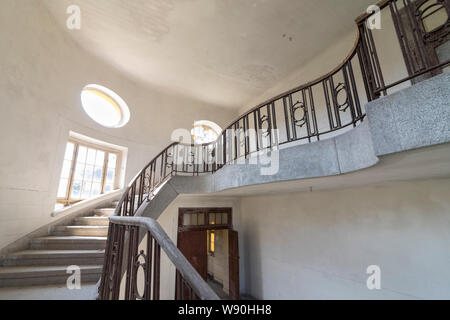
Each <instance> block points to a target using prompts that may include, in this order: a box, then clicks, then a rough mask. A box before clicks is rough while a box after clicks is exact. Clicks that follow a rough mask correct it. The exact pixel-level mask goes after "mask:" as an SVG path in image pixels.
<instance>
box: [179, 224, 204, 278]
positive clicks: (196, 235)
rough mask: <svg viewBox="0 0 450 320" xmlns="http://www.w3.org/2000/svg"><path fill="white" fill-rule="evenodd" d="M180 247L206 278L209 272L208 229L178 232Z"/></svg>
mask: <svg viewBox="0 0 450 320" xmlns="http://www.w3.org/2000/svg"><path fill="white" fill-rule="evenodd" d="M178 249H180V251H181V253H183V254H184V256H185V257H186V259H188V261H189V262H190V263H191V264H192V266H193V267H194V268H195V270H197V272H198V273H199V274H200V275H201V276H202V277H203V279H205V280H206V277H207V274H208V260H207V250H208V249H207V242H206V230H200V231H184V232H180V233H178Z"/></svg>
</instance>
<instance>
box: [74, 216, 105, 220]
mask: <svg viewBox="0 0 450 320" xmlns="http://www.w3.org/2000/svg"><path fill="white" fill-rule="evenodd" d="M78 219H87V220H109V219H108V217H99V216H90V217H79V218H77V219H75V220H78Z"/></svg>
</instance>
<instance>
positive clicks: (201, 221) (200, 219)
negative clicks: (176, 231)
mask: <svg viewBox="0 0 450 320" xmlns="http://www.w3.org/2000/svg"><path fill="white" fill-rule="evenodd" d="M204 224H205V214H204V213H199V214H198V225H199V226H202V225H204Z"/></svg>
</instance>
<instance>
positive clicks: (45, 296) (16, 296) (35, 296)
mask: <svg viewBox="0 0 450 320" xmlns="http://www.w3.org/2000/svg"><path fill="white" fill-rule="evenodd" d="M95 297H96V285H95V283H90V284H85V285H82V287H81V289H80V290H69V289H67V287H66V285H65V284H63V285H52V286H33V287H17V288H0V300H94V299H95Z"/></svg>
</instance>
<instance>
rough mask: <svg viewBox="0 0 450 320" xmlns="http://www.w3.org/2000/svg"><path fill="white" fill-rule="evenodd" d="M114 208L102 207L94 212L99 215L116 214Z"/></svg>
mask: <svg viewBox="0 0 450 320" xmlns="http://www.w3.org/2000/svg"><path fill="white" fill-rule="evenodd" d="M114 210H115V209H114V208H102V209H95V210H94V214H95V216H97V217H108V216H110V215H112V214H114Z"/></svg>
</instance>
